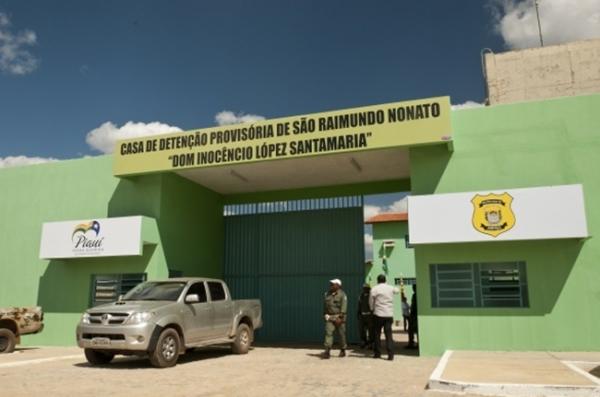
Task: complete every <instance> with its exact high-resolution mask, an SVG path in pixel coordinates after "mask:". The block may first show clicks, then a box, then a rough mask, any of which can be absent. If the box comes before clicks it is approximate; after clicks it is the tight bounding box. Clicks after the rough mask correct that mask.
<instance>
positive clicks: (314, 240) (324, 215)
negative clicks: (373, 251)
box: [224, 197, 364, 343]
mask: <svg viewBox="0 0 600 397" xmlns="http://www.w3.org/2000/svg"><path fill="white" fill-rule="evenodd" d="M363 230H364V228H363V210H362V197H344V198H335V199H311V200H298V201H287V202H278V203H259V204H244V205H236V206H227V207H226V208H225V266H224V278H225V280H226V281H227V283H228V285H229V287H230V288H231V291H232V295H233V297H234V299H245V298H248V299H250V298H259V299H260V300H261V302H262V307H263V322H264V325H263V328H262V329H261V330H259V331H258V332H257V335H256V336H257V340H259V341H263V342H294V343H296V342H297V343H307V342H322V340H323V329H324V322H323V294H324V292H325V291H327V289H328V287H329V283H328V281H329V280H330V279H332V278H339V279H341V280H342V283H343V289H344V291H345V292H346V294H347V295H348V314H349V315H348V324H347V332H348V338H349V341H357V339H358V332H357V324H356V315H355V313H356V310H357V307H356V304H357V299H358V294H359V293H360V290H361V285H362V283H363V281H364V237H363V236H364V231H363Z"/></svg>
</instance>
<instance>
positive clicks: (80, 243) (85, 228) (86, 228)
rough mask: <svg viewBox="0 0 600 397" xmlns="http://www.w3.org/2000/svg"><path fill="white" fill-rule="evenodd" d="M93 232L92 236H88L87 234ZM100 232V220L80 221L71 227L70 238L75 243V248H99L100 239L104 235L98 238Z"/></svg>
mask: <svg viewBox="0 0 600 397" xmlns="http://www.w3.org/2000/svg"><path fill="white" fill-rule="evenodd" d="M92 232H93V237H95V238H90V236H89V234H91V233H92ZM99 234H100V222H98V221H90V222H86V223H80V224H79V225H77V226H75V228H74V229H73V234H72V235H71V240H72V241H73V242H74V243H75V245H74V248H75V249H90V250H99V249H101V247H102V241H103V240H104V237H101V238H98V235H99Z"/></svg>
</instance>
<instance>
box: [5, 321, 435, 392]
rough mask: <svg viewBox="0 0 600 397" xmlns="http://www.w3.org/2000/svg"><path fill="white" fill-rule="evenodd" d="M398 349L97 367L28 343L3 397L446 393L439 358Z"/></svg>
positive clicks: (268, 350)
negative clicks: (436, 382) (440, 386)
mask: <svg viewBox="0 0 600 397" xmlns="http://www.w3.org/2000/svg"><path fill="white" fill-rule="evenodd" d="M396 337H397V338H398V339H399V340H400V339H404V338H405V335H404V334H401V333H396ZM396 351H397V355H396V359H395V360H394V361H392V362H390V361H387V360H385V359H373V358H371V357H370V355H368V352H367V351H364V350H360V349H355V350H350V351H349V356H348V357H346V358H338V357H336V356H337V352H335V353H336V356H334V357H332V358H331V359H330V360H322V359H321V358H320V357H319V355H320V353H321V348H320V347H318V346H313V347H298V348H290V347H289V346H286V347H281V348H279V347H273V346H270V347H256V348H255V349H254V350H252V351H251V352H250V353H249V354H248V355H244V356H238V355H233V354H231V353H230V352H229V349H227V348H210V349H204V350H198V351H195V352H193V353H191V354H187V355H185V356H182V357H181V358H180V360H179V363H178V365H177V366H176V367H174V368H169V369H155V368H153V367H151V366H150V364H149V363H148V362H147V361H145V360H140V359H132V358H127V357H118V358H115V360H114V361H113V363H111V364H110V365H108V366H104V367H91V366H89V365H88V364H87V363H86V361H85V359H84V357H83V355H82V353H81V351H80V350H79V349H76V348H66V349H65V348H43V349H27V350H21V351H20V352H17V353H13V354H10V355H3V356H0V385H1V386H0V395H1V396H11V397H16V396H33V395H35V396H39V395H42V394H43V395H46V396H53V397H54V396H69V397H73V396H80V395H81V396H86V397H87V396H107V395H111V396H125V395H126V396H130V397H134V396H144V397H148V396H186V397H187V396H261V397H262V396H319V397H321V396H407V397H408V396H410V397H415V396H422V395H425V396H427V397H437V396H446V395H444V394H427V393H425V389H424V388H425V385H426V384H427V380H428V378H429V375H430V374H431V372H432V371H433V369H434V368H435V366H436V364H437V361H438V358H431V357H429V358H422V357H416V356H415V352H414V351H410V350H408V351H407V350H405V349H403V348H402V345H401V344H400V343H399V344H398V345H397V346H396ZM60 357H65V358H64V359H63V358H60ZM384 358H385V355H384ZM49 360H53V361H49ZM25 362H28V363H27V364H26V365H24V364H25ZM15 363H16V364H17V366H15ZM19 363H20V365H19Z"/></svg>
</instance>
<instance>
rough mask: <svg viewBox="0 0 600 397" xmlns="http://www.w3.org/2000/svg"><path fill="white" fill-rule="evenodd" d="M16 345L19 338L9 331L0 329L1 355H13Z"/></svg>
mask: <svg viewBox="0 0 600 397" xmlns="http://www.w3.org/2000/svg"><path fill="white" fill-rule="evenodd" d="M16 344H17V337H16V336H15V334H14V333H13V332H12V331H11V330H9V329H6V328H0V354H1V353H12V352H13V351H14V350H15V345H16Z"/></svg>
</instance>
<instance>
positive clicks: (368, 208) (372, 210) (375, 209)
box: [363, 205, 382, 219]
mask: <svg viewBox="0 0 600 397" xmlns="http://www.w3.org/2000/svg"><path fill="white" fill-rule="evenodd" d="M381 210H382V208H381V207H379V206H377V205H365V206H363V214H364V219H369V218H372V217H374V216H375V215H377V214H379V213H380V212H381Z"/></svg>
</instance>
